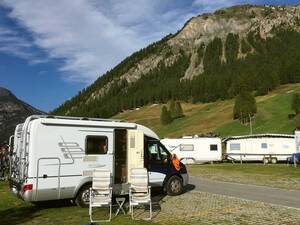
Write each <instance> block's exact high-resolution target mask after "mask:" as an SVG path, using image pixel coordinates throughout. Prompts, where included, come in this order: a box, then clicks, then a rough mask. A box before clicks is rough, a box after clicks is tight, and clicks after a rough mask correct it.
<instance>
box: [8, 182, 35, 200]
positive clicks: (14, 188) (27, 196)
mask: <svg viewBox="0 0 300 225" xmlns="http://www.w3.org/2000/svg"><path fill="white" fill-rule="evenodd" d="M10 191H11V192H12V193H14V194H15V195H16V196H17V197H18V198H20V199H22V200H23V201H25V202H31V199H32V194H33V190H28V191H26V192H25V193H24V192H23V191H22V185H20V184H18V183H16V182H11V183H10Z"/></svg>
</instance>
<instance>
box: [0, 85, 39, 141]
mask: <svg viewBox="0 0 300 225" xmlns="http://www.w3.org/2000/svg"><path fill="white" fill-rule="evenodd" d="M33 114H44V112H42V111H40V110H38V109H35V108H34V107H32V106H30V105H28V104H27V103H25V102H23V101H21V100H19V99H17V98H16V96H14V95H13V94H12V93H11V92H10V91H9V90H7V89H5V88H3V87H0V144H2V143H3V142H5V141H8V139H9V136H10V135H12V134H13V133H14V130H15V127H16V125H17V124H19V123H23V122H24V120H25V118H26V117H28V116H30V115H33Z"/></svg>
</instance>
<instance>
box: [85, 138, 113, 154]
mask: <svg viewBox="0 0 300 225" xmlns="http://www.w3.org/2000/svg"><path fill="white" fill-rule="evenodd" d="M107 150H108V139H107V137H105V136H87V137H86V143H85V154H87V155H101V154H106V153H107Z"/></svg>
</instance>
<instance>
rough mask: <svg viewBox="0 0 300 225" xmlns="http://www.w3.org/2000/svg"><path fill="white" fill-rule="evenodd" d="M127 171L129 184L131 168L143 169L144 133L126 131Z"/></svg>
mask: <svg viewBox="0 0 300 225" xmlns="http://www.w3.org/2000/svg"><path fill="white" fill-rule="evenodd" d="M127 149H128V154H127V156H128V158H127V165H128V167H127V169H128V179H127V180H128V182H129V183H130V174H131V173H130V171H131V169H132V168H144V133H143V132H142V131H138V130H128V131H127Z"/></svg>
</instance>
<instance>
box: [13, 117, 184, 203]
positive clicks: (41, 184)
mask: <svg viewBox="0 0 300 225" xmlns="http://www.w3.org/2000/svg"><path fill="white" fill-rule="evenodd" d="M10 142H11V143H10V146H11V160H10V161H11V169H10V171H11V172H10V186H11V190H12V191H13V192H14V193H16V194H17V195H18V196H19V197H21V198H22V199H23V200H25V201H29V202H39V201H45V200H55V199H75V202H76V203H77V204H78V205H80V206H87V205H88V202H89V187H90V186H91V181H92V177H91V176H92V172H93V171H94V170H95V169H99V168H100V169H108V170H110V171H111V172H112V175H113V177H112V183H113V191H114V193H115V194H116V195H118V194H127V193H128V183H129V182H130V180H129V177H130V169H131V168H138V167H145V168H147V169H148V172H149V182H150V185H151V186H160V187H163V188H164V190H165V191H166V192H167V193H168V194H170V195H177V194H180V193H181V192H182V189H183V187H184V186H185V185H186V184H187V182H188V174H187V171H186V168H185V166H184V165H183V164H181V166H180V167H181V168H180V170H179V171H177V170H176V169H175V167H174V166H173V163H172V161H171V158H172V157H171V154H170V153H169V152H168V151H167V149H166V148H165V147H164V146H163V145H162V144H161V143H160V141H159V137H158V136H157V135H156V134H155V133H154V132H153V131H152V130H150V129H149V128H147V127H144V126H142V125H139V124H135V123H127V122H122V121H114V120H105V119H93V118H74V117H59V116H45V115H43V116H30V117H28V118H27V119H26V121H25V122H24V123H23V124H19V125H18V126H17V127H16V130H15V134H14V138H11V139H10Z"/></svg>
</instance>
